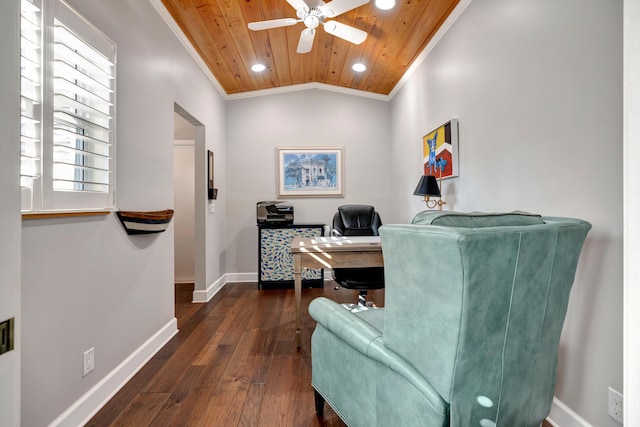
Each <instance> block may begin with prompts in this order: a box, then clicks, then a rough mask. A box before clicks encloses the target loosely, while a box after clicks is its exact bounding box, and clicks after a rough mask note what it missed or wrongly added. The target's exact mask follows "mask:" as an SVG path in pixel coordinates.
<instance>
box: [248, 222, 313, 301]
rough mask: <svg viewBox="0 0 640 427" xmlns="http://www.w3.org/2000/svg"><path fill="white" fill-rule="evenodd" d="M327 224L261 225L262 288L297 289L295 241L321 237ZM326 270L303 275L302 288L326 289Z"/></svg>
mask: <svg viewBox="0 0 640 427" xmlns="http://www.w3.org/2000/svg"><path fill="white" fill-rule="evenodd" d="M323 234H324V224H261V225H259V226H258V288H260V289H279V288H293V255H292V254H291V241H292V240H293V239H294V238H295V237H303V238H308V237H319V236H322V235H323ZM323 274H324V271H323V270H322V269H309V270H305V271H303V272H302V286H307V287H310V286H311V287H322V276H323Z"/></svg>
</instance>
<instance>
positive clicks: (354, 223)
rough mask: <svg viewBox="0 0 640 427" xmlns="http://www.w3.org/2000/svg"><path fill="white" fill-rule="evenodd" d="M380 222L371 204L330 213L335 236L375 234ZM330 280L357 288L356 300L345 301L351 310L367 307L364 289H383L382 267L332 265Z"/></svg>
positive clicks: (341, 207)
mask: <svg viewBox="0 0 640 427" xmlns="http://www.w3.org/2000/svg"><path fill="white" fill-rule="evenodd" d="M381 225H382V220H381V219H380V215H379V214H378V212H376V210H375V209H374V207H373V206H369V205H343V206H340V207H339V208H338V212H336V214H335V215H334V216H333V226H332V228H333V229H332V232H331V233H332V234H333V235H334V236H377V235H378V228H379V227H380V226H381ZM332 274H333V280H335V281H336V282H337V283H338V284H339V285H340V286H342V287H343V288H347V289H354V290H357V291H358V303H357V304H346V305H345V307H347V308H349V309H350V310H352V311H360V310H366V309H367V308H368V307H371V304H369V303H367V291H368V290H373V289H382V288H384V267H366V268H335V269H333V271H332Z"/></svg>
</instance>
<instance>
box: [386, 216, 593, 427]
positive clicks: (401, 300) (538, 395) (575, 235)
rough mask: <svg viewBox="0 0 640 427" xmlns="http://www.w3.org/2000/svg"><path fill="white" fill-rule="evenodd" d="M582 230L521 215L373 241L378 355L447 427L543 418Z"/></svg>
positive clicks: (473, 219)
mask: <svg viewBox="0 0 640 427" xmlns="http://www.w3.org/2000/svg"><path fill="white" fill-rule="evenodd" d="M438 223H439V224H444V225H432V224H438ZM503 224H507V225H503ZM590 228H591V225H590V224H589V223H587V222H585V221H581V220H577V219H569V218H551V217H540V216H536V215H524V214H521V213H512V214H503V215H495V214H457V213H449V214H444V215H443V214H442V213H426V214H422V215H418V216H417V217H416V219H415V220H414V224H406V225H385V226H383V227H382V228H381V229H380V236H381V240H382V247H383V255H384V265H385V280H386V283H387V288H386V291H385V308H384V327H383V334H382V340H383V342H384V346H385V347H387V348H388V349H389V350H391V351H392V352H394V353H396V354H398V355H399V356H400V357H401V358H403V359H405V360H406V361H407V362H408V363H409V364H410V365H412V366H413V367H414V368H415V369H416V370H417V371H418V372H419V373H420V375H422V376H423V377H424V378H425V379H426V380H427V381H428V382H429V383H430V384H431V385H432V386H433V387H434V388H435V389H436V390H437V392H438V393H439V394H440V395H441V396H442V398H443V399H444V400H445V401H447V402H449V408H450V409H449V410H450V421H449V422H450V425H452V426H471V425H481V424H479V422H480V421H481V420H485V422H489V424H487V425H491V424H490V423H491V422H495V421H497V423H498V425H503V426H519V425H527V426H529V425H535V423H538V424H539V422H540V421H541V420H542V419H544V418H545V417H546V416H547V414H548V413H549V409H550V405H551V402H552V399H553V393H554V388H555V382H556V365H557V355H558V344H559V340H560V333H561V330H562V325H563V322H564V318H565V314H566V310H567V304H568V300H569V292H570V290H571V286H572V284H573V281H574V275H575V272H576V268H577V263H578V258H579V256H580V252H581V248H582V246H583V242H584V240H585V237H586V235H587V233H588V231H589V229H590Z"/></svg>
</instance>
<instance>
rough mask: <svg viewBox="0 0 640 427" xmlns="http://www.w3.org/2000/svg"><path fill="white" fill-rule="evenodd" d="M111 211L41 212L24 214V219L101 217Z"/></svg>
mask: <svg viewBox="0 0 640 427" xmlns="http://www.w3.org/2000/svg"><path fill="white" fill-rule="evenodd" d="M111 212H112V211H110V210H95V211H41V212H24V213H23V214H22V219H47V218H71V217H77V216H100V215H109V214H110V213H111Z"/></svg>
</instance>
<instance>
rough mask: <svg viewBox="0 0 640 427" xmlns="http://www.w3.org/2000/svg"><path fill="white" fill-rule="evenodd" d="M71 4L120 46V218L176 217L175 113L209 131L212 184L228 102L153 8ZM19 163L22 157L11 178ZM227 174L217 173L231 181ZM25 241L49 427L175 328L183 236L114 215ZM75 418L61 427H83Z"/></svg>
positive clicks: (31, 406) (33, 362) (35, 388)
mask: <svg viewBox="0 0 640 427" xmlns="http://www.w3.org/2000/svg"><path fill="white" fill-rule="evenodd" d="M11 3H17V2H11ZM69 3H70V4H71V5H72V6H73V7H76V8H77V10H78V11H79V12H80V13H81V14H83V15H84V16H85V17H86V18H87V19H88V20H89V21H91V22H92V23H93V24H95V25H96V26H97V27H98V28H99V29H100V30H101V31H103V32H104V33H105V34H106V35H107V36H108V37H110V38H111V39H112V40H114V41H115V42H116V43H117V46H118V58H117V67H118V68H117V91H118V92H117V112H116V113H117V118H118V122H117V134H116V139H117V144H118V145H117V152H116V168H117V187H116V195H117V196H116V197H117V205H118V208H119V209H123V210H142V211H150V210H160V209H166V208H171V207H173V205H174V201H173V138H174V137H173V127H174V125H173V123H174V121H173V115H174V103H177V104H179V105H180V106H181V107H182V108H184V109H185V110H186V111H188V112H189V113H190V114H191V115H192V116H193V117H195V118H197V120H198V121H199V122H201V123H202V124H203V125H204V126H205V128H206V130H207V132H206V137H205V144H203V146H202V147H201V150H202V153H203V155H202V156H201V157H200V158H201V159H202V160H201V164H199V165H197V166H196V170H197V171H198V170H199V171H200V172H202V173H203V171H204V165H205V161H206V160H205V156H204V152H205V149H206V148H209V149H212V150H215V151H220V152H222V153H224V148H223V144H224V138H223V135H224V133H225V130H224V114H225V111H224V101H223V100H222V99H221V97H220V96H219V95H218V94H217V92H216V91H215V89H214V87H213V85H212V84H211V83H210V81H209V80H208V79H207V78H206V77H205V75H204V74H203V73H202V71H201V70H200V69H199V68H198V66H197V65H196V63H195V62H194V61H193V59H192V58H191V57H190V56H189V54H188V53H186V51H185V50H184V47H183V46H182V45H181V43H180V42H179V41H178V40H177V38H176V37H175V35H174V34H173V33H172V32H171V31H170V30H169V28H168V27H167V25H166V24H165V22H164V21H163V20H162V18H161V17H160V15H159V14H158V13H157V11H156V10H155V9H154V8H153V7H152V5H151V4H150V2H148V1H139V0H112V1H109V2H105V1H101V0H71V1H69ZM3 4H4V3H3ZM3 7H4V6H3ZM2 15H3V16H4V14H2ZM3 31H4V29H3ZM3 45H4V43H3ZM15 108H16V110H17V109H18V108H19V105H17V103H16V105H15ZM3 150H5V149H4V148H3ZM2 158H3V159H4V158H5V156H2ZM3 161H4V160H3ZM17 163H18V161H17V158H15V156H14V159H13V162H12V163H11V165H12V167H13V165H14V164H17ZM14 168H15V167H14ZM224 168H225V167H224V164H221V165H220V166H219V168H218V170H219V171H220V173H221V174H222V175H224ZM0 169H2V170H3V172H2V173H3V174H4V173H5V170H4V168H0ZM196 173H197V172H196ZM202 177H204V175H202ZM2 182H3V183H4V182H5V180H2ZM3 185H4V184H3ZM202 185H204V184H202ZM202 188H203V187H201V189H202ZM205 197H206V196H205V193H204V192H203V193H202V202H201V204H200V208H201V212H200V214H201V217H202V219H203V220H206V227H207V230H206V232H207V233H212V232H213V231H214V230H222V229H223V228H224V211H223V214H222V215H218V216H209V217H205V216H204V210H205V208H206V201H205ZM3 209H4V208H3ZM15 211H17V209H16V210H15ZM3 227H4V225H3ZM22 231H23V248H22V249H23V250H22V266H23V268H22V275H23V276H22V277H23V281H22V283H23V284H22V291H23V301H22V302H23V338H24V339H23V342H24V346H23V352H22V367H23V369H22V372H23V374H22V377H21V381H22V418H23V419H22V424H23V425H25V426H27V425H28V426H36V425H38V426H40V425H47V424H49V423H50V422H52V421H54V419H56V417H58V416H59V415H60V414H63V412H64V411H65V410H67V409H68V408H69V407H70V406H71V405H72V404H74V402H76V401H78V399H80V398H81V397H83V396H84V395H85V393H87V392H88V391H90V390H91V389H92V387H94V386H97V385H99V384H98V383H99V382H100V381H101V380H105V379H107V378H110V377H108V374H109V373H110V372H112V370H114V369H115V368H116V367H118V365H119V364H120V363H121V362H124V361H126V359H127V357H129V356H131V355H133V354H134V352H136V351H137V350H138V349H139V348H140V347H141V346H143V345H144V344H145V342H146V341H147V340H148V339H150V338H151V337H153V336H154V334H156V333H158V332H159V331H163V330H165V329H166V328H167V327H170V325H171V324H172V323H171V322H172V321H175V319H174V306H173V278H174V277H173V273H174V270H173V262H174V249H173V239H174V229H173V225H171V226H170V227H169V229H168V230H167V231H166V232H164V233H161V234H157V235H151V236H127V235H126V234H125V232H124V230H123V228H122V226H121V225H120V223H119V222H118V220H117V218H116V216H115V215H114V214H111V215H109V216H106V217H89V218H80V219H75V218H74V219H72V218H66V219H48V220H28V221H24V222H23V230H22ZM218 233H219V231H218ZM202 234H203V235H204V234H205V233H204V232H203V233H202ZM219 235H221V234H219ZM9 236H10V237H14V236H12V235H11V234H9ZM5 239H6V237H5V236H3V241H6V240H5ZM220 240H221V239H220ZM219 246H221V244H219V243H217V242H215V241H211V242H208V243H207V244H206V252H207V256H208V257H209V258H210V259H211V261H209V259H207V261H206V262H207V266H206V267H207V271H206V275H207V277H216V278H217V277H220V275H221V274H222V272H221V271H220V269H219V268H218V265H219V263H217V262H216V261H215V260H216V259H218V258H219V254H218V252H219ZM15 247H16V245H14V247H13V248H12V250H15ZM202 252H205V251H202ZM202 256H203V258H204V256H205V255H204V253H203V254H202ZM168 325H169V326H168ZM174 329H175V326H174ZM90 347H94V348H95V371H94V372H92V373H90V374H89V375H88V376H86V377H84V378H83V377H82V375H81V366H82V354H83V352H84V351H85V350H87V349H89V348H90ZM71 418H72V417H69V418H68V419H67V421H66V422H63V425H64V424H67V425H68V424H73V422H71V421H68V420H69V419H71ZM58 421H60V420H58ZM63 421H64V420H63Z"/></svg>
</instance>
